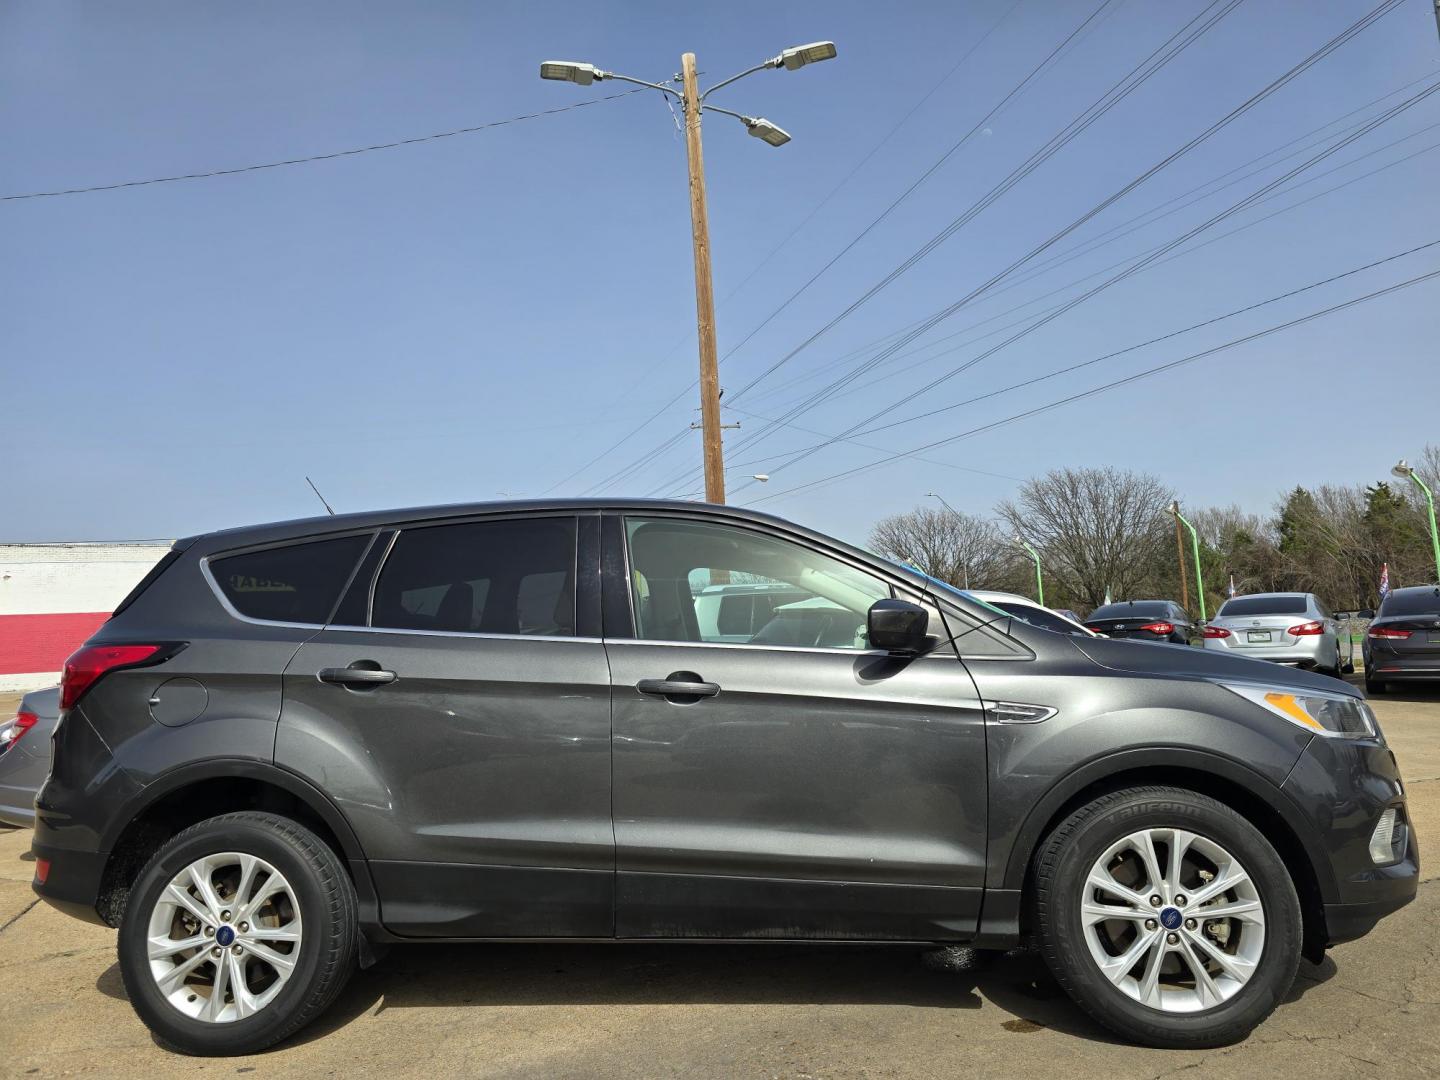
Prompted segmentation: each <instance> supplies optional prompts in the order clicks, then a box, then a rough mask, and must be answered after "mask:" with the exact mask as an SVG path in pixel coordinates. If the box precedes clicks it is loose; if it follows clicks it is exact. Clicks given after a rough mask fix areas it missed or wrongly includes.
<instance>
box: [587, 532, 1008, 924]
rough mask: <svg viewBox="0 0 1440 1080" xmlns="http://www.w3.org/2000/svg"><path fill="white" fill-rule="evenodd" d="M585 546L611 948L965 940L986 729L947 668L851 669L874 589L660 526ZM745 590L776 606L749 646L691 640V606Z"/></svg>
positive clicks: (882, 592)
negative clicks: (596, 589) (598, 661)
mask: <svg viewBox="0 0 1440 1080" xmlns="http://www.w3.org/2000/svg"><path fill="white" fill-rule="evenodd" d="M605 535H606V543H607V554H606V559H605V565H606V567H607V577H606V582H605V589H606V612H607V635H606V637H607V640H606V649H607V652H608V654H609V659H610V665H611V672H612V678H613V682H614V697H613V724H614V776H615V792H614V802H615V835H616V865H617V868H618V871H619V876H618V880H617V898H616V905H617V911H616V921H617V933H618V934H620V935H621V936H635V937H644V936H692V937H783V938H924V939H939V938H948V937H964V936H966V935H968V934H970V933H972V932H973V931H974V929H975V926H976V922H977V916H978V909H979V899H980V887H981V884H982V880H983V874H984V865H983V864H984V856H985V847H984V845H985V749H984V728H983V719H982V715H981V712H980V710H979V707H978V700H977V698H976V694H975V691H974V686H973V683H972V681H971V679H970V677H969V674H968V672H967V671H966V669H965V667H964V665H963V664H962V663H961V662H960V661H959V659H958V658H957V657H956V655H955V654H954V652H953V651H950V652H947V653H946V654H945V655H934V656H929V657H925V658H919V659H903V658H896V657H891V656H888V655H886V654H883V653H878V652H875V651H872V650H870V649H869V648H868V647H867V644H866V641H865V613H866V611H867V610H868V607H869V605H870V603H871V602H873V601H874V600H875V599H878V598H880V597H882V596H889V595H890V594H891V590H890V588H889V586H888V585H887V584H886V583H885V582H884V581H883V580H881V579H880V578H878V577H877V576H875V575H874V574H871V573H868V572H866V571H865V570H863V569H860V568H858V567H856V566H854V565H852V564H850V563H848V562H846V561H843V560H841V559H839V558H836V557H833V556H831V555H828V554H825V553H822V552H820V551H817V550H814V549H813V548H810V547H808V546H802V545H801V544H798V543H796V542H794V541H792V540H790V539H788V538H787V539H782V538H777V537H774V536H770V535H767V534H765V533H763V532H760V531H755V530H752V529H749V528H742V527H740V526H738V525H733V524H725V523H718V524H717V523H706V522H700V521H695V520H686V519H683V518H666V517H630V518H628V519H621V518H619V517H615V518H608V519H607V522H606V533H605ZM627 541H628V544H627ZM626 547H628V555H629V559H628V563H627V561H626V559H625V556H624V553H623V552H622V551H620V550H619V549H620V548H626ZM756 586H768V587H771V588H773V589H774V590H776V591H779V590H781V589H784V590H788V591H789V592H790V593H791V594H793V597H794V598H793V599H791V600H790V601H789V602H788V603H783V604H779V605H777V606H776V607H775V609H774V610H773V611H772V612H771V613H770V616H769V618H768V620H767V621H766V623H765V625H764V626H761V627H758V628H756V629H755V630H754V632H753V633H752V634H751V635H750V639H749V642H748V643H737V642H734V641H732V640H721V641H707V640H705V635H704V634H702V632H701V628H700V620H698V619H697V617H696V610H695V607H696V605H695V600H696V598H697V597H699V596H701V595H702V594H704V595H706V596H708V597H712V598H713V596H714V595H715V590H716V589H720V590H724V589H726V588H735V589H737V590H741V589H743V590H753V589H755V588H756ZM632 619H634V620H635V621H636V622H638V626H634V625H632V622H631V620H632Z"/></svg>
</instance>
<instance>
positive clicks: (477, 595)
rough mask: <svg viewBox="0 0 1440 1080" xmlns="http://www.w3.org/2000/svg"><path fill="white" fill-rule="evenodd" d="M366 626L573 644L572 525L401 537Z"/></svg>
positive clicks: (504, 524)
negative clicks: (515, 636) (562, 639)
mask: <svg viewBox="0 0 1440 1080" xmlns="http://www.w3.org/2000/svg"><path fill="white" fill-rule="evenodd" d="M372 624H373V625H375V626H379V627H386V628H389V629H394V630H434V631H445V632H451V633H481V634H526V635H532V636H536V637H573V636H574V634H575V519H574V518H530V519H522V520H507V521H480V522H468V523H465V524H461V525H436V526H429V527H425V528H417V529H406V530H404V531H403V532H401V534H400V536H399V538H398V539H397V540H396V541H395V547H394V550H393V551H391V553H390V557H389V558H388V559H386V561H385V566H384V568H383V569H382V570H381V571H380V580H379V581H378V582H377V583H376V586H375V606H374V614H373V617H372Z"/></svg>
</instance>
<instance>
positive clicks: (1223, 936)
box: [1034, 787, 1301, 1048]
mask: <svg viewBox="0 0 1440 1080" xmlns="http://www.w3.org/2000/svg"><path fill="white" fill-rule="evenodd" d="M1034 883H1035V894H1034V896H1035V917H1036V923H1037V927H1036V928H1037V930H1038V932H1039V938H1040V943H1041V948H1042V951H1043V953H1044V956H1045V959H1046V962H1047V963H1048V964H1049V966H1050V968H1051V970H1052V971H1053V972H1054V974H1055V976H1056V978H1057V979H1058V980H1059V981H1060V983H1061V985H1062V986H1064V988H1065V989H1066V991H1067V992H1068V993H1069V994H1070V996H1071V997H1073V998H1074V999H1075V1001H1076V1002H1078V1003H1079V1004H1080V1005H1081V1007H1083V1008H1084V1009H1085V1010H1086V1011H1087V1012H1088V1013H1089V1014H1090V1015H1091V1016H1093V1017H1094V1018H1095V1019H1096V1020H1098V1021H1099V1022H1100V1023H1102V1024H1104V1025H1105V1026H1107V1027H1109V1028H1111V1029H1112V1030H1114V1031H1116V1032H1118V1033H1119V1034H1121V1035H1123V1036H1125V1037H1127V1038H1130V1039H1133V1040H1135V1041H1137V1042H1141V1043H1144V1044H1146V1045H1149V1046H1158V1047H1173V1048H1201V1047H1211V1046H1224V1045H1228V1044H1230V1043H1233V1042H1236V1041H1238V1040H1240V1039H1243V1038H1244V1037H1245V1036H1246V1035H1248V1034H1249V1033H1250V1031H1251V1030H1253V1029H1254V1028H1255V1026H1256V1025H1257V1024H1259V1023H1260V1022H1261V1021H1262V1020H1264V1019H1265V1017H1267V1016H1268V1015H1269V1014H1270V1013H1271V1011H1272V1010H1274V1008H1275V1007H1276V1006H1277V1005H1278V1004H1279V1003H1280V1001H1281V1000H1282V998H1283V997H1284V995H1285V993H1286V992H1287V991H1288V990H1289V988H1290V985H1291V983H1292V982H1293V981H1294V978H1295V970H1296V966H1297V964H1298V962H1299V955H1300V939H1301V917H1300V905H1299V901H1298V899H1297V897H1296V894H1295V887H1294V883H1293V882H1292V881H1291V879H1290V875H1289V873H1288V871H1287V870H1286V868H1285V864H1284V863H1283V862H1282V861H1281V859H1280V857H1279V855H1277V854H1276V852H1275V849H1274V848H1273V847H1271V845H1270V844H1269V842H1268V841H1267V840H1266V839H1265V838H1264V837H1263V836H1262V835H1261V834H1260V833H1259V831H1258V830H1256V829H1255V827H1254V826H1252V825H1251V824H1250V823H1249V822H1247V821H1246V820H1245V819H1244V818H1242V817H1241V816H1240V815H1239V814H1237V813H1236V812H1235V811H1234V810H1232V809H1230V808H1229V807H1227V806H1225V805H1223V804H1222V803H1219V802H1217V801H1216V800H1214V799H1211V798H1208V797H1206V796H1204V795H1200V794H1197V793H1195V792H1192V791H1187V790H1184V789H1181V788H1169V787H1146V788H1133V789H1129V790H1125V791H1119V792H1115V793H1113V794H1109V795H1105V796H1102V797H1101V798H1098V799H1096V800H1095V801H1094V802H1091V803H1089V804H1088V805H1086V806H1082V807H1080V808H1079V809H1077V810H1076V811H1075V812H1074V813H1073V814H1071V815H1069V817H1067V818H1066V820H1064V821H1063V822H1061V823H1060V824H1059V825H1058V826H1057V827H1056V828H1055V830H1054V831H1053V832H1052V833H1051V834H1050V836H1049V837H1048V838H1047V840H1046V841H1045V842H1044V843H1043V844H1042V845H1041V848H1040V850H1039V852H1038V853H1037V856H1036V862H1035V877H1034Z"/></svg>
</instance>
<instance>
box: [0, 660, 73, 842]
mask: <svg viewBox="0 0 1440 1080" xmlns="http://www.w3.org/2000/svg"><path fill="white" fill-rule="evenodd" d="M59 718H60V688H59V687H58V686H51V687H48V688H47V689H44V690H32V691H31V692H30V693H28V694H26V695H25V696H24V697H23V698H21V700H20V707H19V708H18V709H16V710H15V715H14V716H13V717H11V718H10V719H9V720H6V721H4V722H0V824H4V825H19V826H22V827H24V828H29V827H30V826H31V825H33V824H34V823H35V792H36V791H38V790H39V788H40V785H41V784H43V783H44V782H45V775H46V774H47V773H48V772H49V771H50V736H51V735H52V734H54V731H55V723H56V721H57V720H58V719H59Z"/></svg>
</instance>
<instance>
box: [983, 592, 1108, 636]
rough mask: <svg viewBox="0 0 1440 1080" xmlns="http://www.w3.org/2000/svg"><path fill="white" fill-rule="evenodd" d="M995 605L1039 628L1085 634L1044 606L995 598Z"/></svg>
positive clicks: (1078, 634) (1060, 632)
mask: <svg viewBox="0 0 1440 1080" xmlns="http://www.w3.org/2000/svg"><path fill="white" fill-rule="evenodd" d="M995 606H996V607H998V608H1000V609H1001V610H1003V611H1008V612H1009V613H1010V614H1011V615H1014V616H1015V617H1016V618H1017V619H1020V620H1021V621H1022V622H1027V623H1029V624H1030V625H1031V626H1038V627H1039V628H1040V629H1041V630H1050V631H1053V632H1054V633H1056V634H1075V635H1077V636H1079V637H1086V636H1087V635H1086V634H1085V632H1084V631H1083V630H1081V629H1080V628H1079V627H1078V626H1075V625H1073V624H1071V623H1068V622H1066V621H1065V620H1064V619H1062V618H1061V617H1060V616H1059V615H1056V614H1055V613H1054V612H1052V611H1047V610H1046V609H1045V608H1037V607H1031V606H1030V605H1028V604H1016V603H1013V602H1011V601H1008V600H996V601H995Z"/></svg>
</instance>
